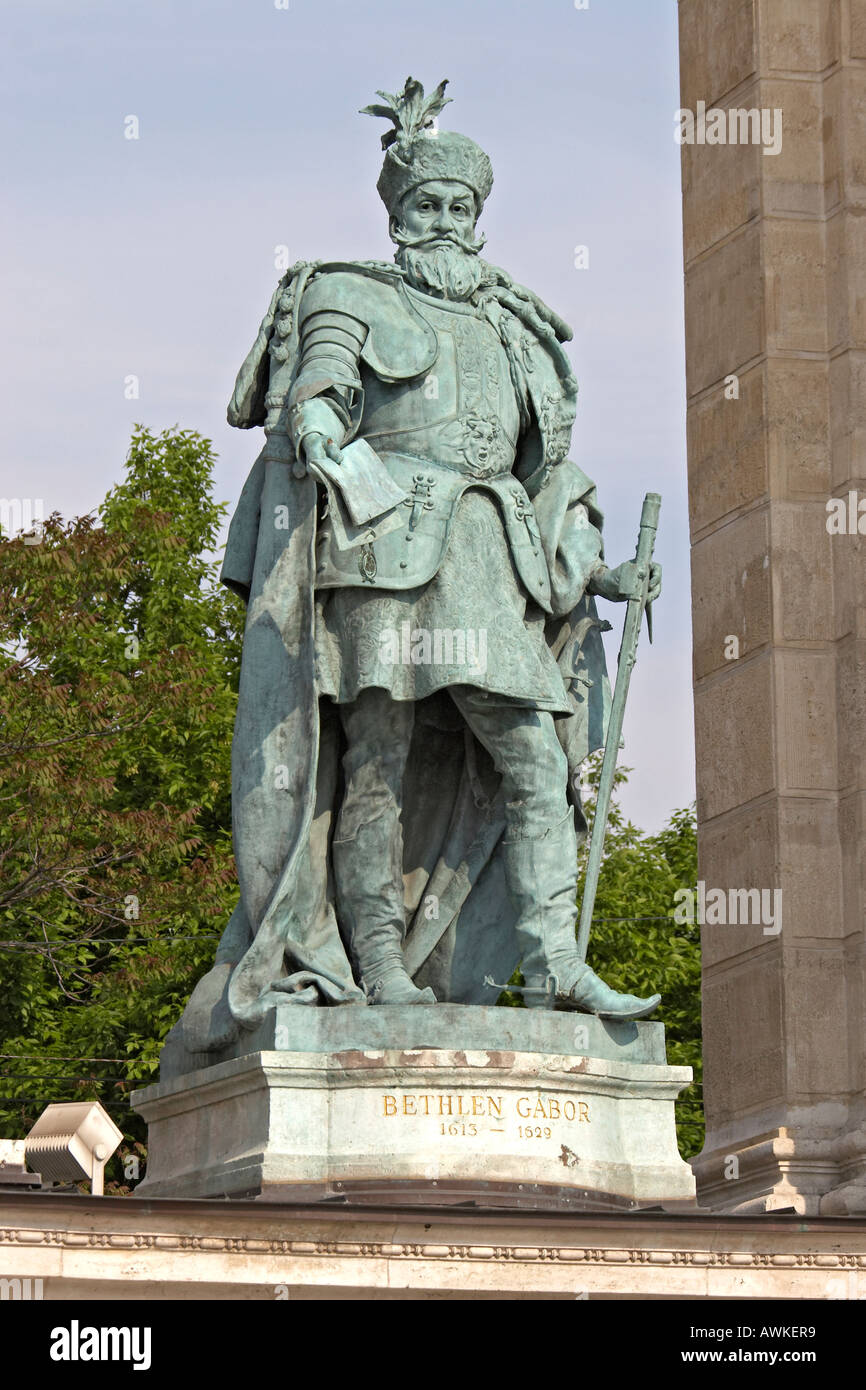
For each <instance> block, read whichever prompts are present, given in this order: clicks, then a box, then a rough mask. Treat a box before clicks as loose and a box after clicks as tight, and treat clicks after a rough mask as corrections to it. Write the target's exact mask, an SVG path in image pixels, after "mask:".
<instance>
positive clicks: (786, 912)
mask: <svg viewBox="0 0 866 1390" xmlns="http://www.w3.org/2000/svg"><path fill="white" fill-rule="evenodd" d="M680 59H681V63H680V67H681V97H680V101H681V106H682V108H683V109H684V110H687V111H690V112H692V113H693V114H696V115H698V114H699V113H700V111H701V108H703V110H704V113H705V117H706V119H705V122H704V123H703V128H702V130H701V131H699V132H698V138H697V139H696V141H695V143H693V144H684V145H683V151H682V168H683V224H684V225H683V232H684V250H685V284H686V373H687V386H688V401H689V405H688V421H689V429H688V433H689V500H690V514H691V535H692V591H693V604H692V607H693V618H694V676H695V736H696V761H697V807H698V839H699V865H700V878H701V879H702V880H703V881H704V883H705V884H706V890H707V893H708V894H709V893H710V891H711V890H714V889H715V890H718V889H721V890H722V891H723V892H724V893H725V895H726V899H727V902H728V904H730V903H731V900H732V899H731V895H732V894H739V895H740V902H741V904H742V901H743V895H744V894H745V893H748V892H749V891H750V890H755V889H757V890H759V892H760V891H766V892H767V893H768V896H770V895H772V894H773V893H775V892H778V893H779V894H780V895H781V896H780V898H779V906H780V908H781V913H780V916H779V917H777V921H776V923H774V927H775V930H771V931H769V932H768V931H766V930H765V929H764V928H765V926H766V925H767V924H766V922H765V921H762V922H757V921H755V918H754V915H753V914H752V913H750V912H747V913H746V914H745V919H744V918H743V917H742V916H741V917H739V920H734V921H733V922H732V920H731V916H730V914H726V918H727V920H725V919H724V918H723V919H722V921H721V923H720V924H719V925H712V924H710V923H708V924H707V925H706V927H705V929H704V932H703V952H704V1025H703V1027H704V1101H705V1108H706V1119H707V1136H706V1146H705V1149H704V1152H703V1153H702V1154H701V1155H700V1156H699V1158H698V1159H697V1160H696V1161H695V1165H694V1166H695V1171H696V1173H697V1175H698V1185H699V1192H700V1194H701V1200H702V1201H706V1202H708V1203H713V1204H715V1205H717V1206H721V1207H725V1208H727V1209H730V1210H739V1211H749V1210H757V1209H761V1208H767V1209H773V1208H784V1207H790V1206H794V1207H795V1208H796V1210H798V1211H800V1212H803V1213H816V1212H818V1211H821V1212H836V1211H841V1210H860V1211H864V1210H866V1182H864V1180H866V1130H864V1097H866V1051H864V1039H863V1021H864V959H866V957H864V941H866V938H864V922H866V914H864V906H866V880H864V873H863V864H864V860H863V845H864V839H866V818H864V812H866V699H864V689H866V624H864V622H863V621H862V619H863V617H864V567H863V561H864V550H863V542H862V539H861V536H860V534H858V522H857V516H856V510H857V501H858V500H859V499H862V498H866V474H864V450H863V444H864V440H866V394H864V383H866V294H864V285H866V175H864V165H863V152H864V149H866V0H842V3H840V0H749V2H748V3H744V0H680ZM749 111H753V112H755V113H758V118H759V119H762V118H761V116H760V114H759V113H766V121H767V129H768V131H772V130H775V131H776V132H777V134H778V133H780V134H781V141H780V145H779V148H777V149H776V151H775V152H773V150H772V149H771V148H769V147H768V148H763V147H762V145H761V143H758V142H756V141H755V140H754V139H753V138H752V139H744V138H743V137H742V134H741V138H740V139H739V140H737V141H735V142H733V143H732V139H731V135H730V132H731V129H732V126H731V113H734V114H736V113H737V112H741V113H742V116H741V117H739V118H737V120H738V127H737V128H738V130H739V131H740V132H743V129H744V124H745V121H744V118H746V117H747V113H748V112H749ZM712 112H722V113H724V117H725V124H726V129H727V132H728V135H727V138H725V139H724V141H723V142H719V140H718V135H717V134H714V133H712V132H713V126H714V125H715V128H716V130H717V129H718V117H716V116H711V113H712ZM750 128H751V130H754V129H755V127H754V123H752V125H751V127H750ZM701 135H703V137H704V138H701ZM852 494H853V495H854V514H855V516H854V525H853V528H852V527H851V525H850V524H846V525H845V526H844V527H843V528H841V529H839V528H837V531H836V533H831V531H830V530H829V528H828V524H827V523H828V501H830V500H831V499H833V498H838V499H844V503H845V512H846V515H848V514H849V513H850V507H849V503H850V499H851V495H852ZM861 522H862V523H863V524H862V526H861V527H860V529H861V530H866V521H864V520H863V518H861ZM779 926H780V927H781V930H778V927H779Z"/></svg>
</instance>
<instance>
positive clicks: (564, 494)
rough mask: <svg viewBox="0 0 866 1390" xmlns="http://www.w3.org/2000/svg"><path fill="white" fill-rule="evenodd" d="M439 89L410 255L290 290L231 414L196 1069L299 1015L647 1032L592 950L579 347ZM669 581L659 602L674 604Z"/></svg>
mask: <svg viewBox="0 0 866 1390" xmlns="http://www.w3.org/2000/svg"><path fill="white" fill-rule="evenodd" d="M445 85H446V84H445V83H444V82H443V83H442V84H441V85H440V86H439V87H438V88H437V89H436V91H435V93H434V94H433V95H432V96H431V97H429V98H427V99H426V100H425V98H424V91H423V88H422V87H421V86H420V84H419V83H417V82H415V81H413V79H411V78H410V79H409V80H408V81H407V83H406V87H405V89H404V91H403V92H402V93H401V94H400V95H399V96H397V97H388V96H387V94H385V93H380V95H381V96H382V97H383V99H384V100H385V101H386V102H387V104H386V105H384V106H373V107H368V108H366V110H367V111H368V112H370V113H371V114H374V115H379V116H386V117H388V118H389V119H390V120H391V122H392V123H393V129H392V130H390V131H389V132H388V134H387V135H385V136H384V137H383V146H384V148H385V149H386V150H387V153H386V156H385V162H384V166H383V169H382V173H381V177H380V179H379V183H378V190H379V193H380V195H381V197H382V199H383V201H384V203H385V206H386V207H387V209H388V213H389V231H390V235H391V238H392V240H393V241H394V242H395V243H396V246H397V252H396V256H395V262H396V263H395V264H391V263H385V262H376V261H363V262H331V263H316V262H314V263H300V264H298V265H296V266H294V267H292V269H291V270H290V271H289V272H288V273H287V274H286V275H285V276H284V277H283V279H282V280H281V282H280V284H279V285H278V287H277V290H276V292H275V294H274V297H273V299H272V302H271V306H270V309H269V311H268V314H267V315H266V317H265V320H264V322H263V324H262V327H261V330H260V332H259V336H258V339H257V342H256V345H255V346H254V348H253V350H252V352H251V353H250V356H249V357H248V358H247V361H246V362H245V364H244V366H243V368H242V370H241V373H240V375H239V377H238V382H237V385H236V388H235V394H234V397H233V400H232V403H231V406H230V408H229V420H230V422H231V423H232V424H234V425H237V426H240V427H242V428H249V427H252V426H255V425H260V424H263V425H264V427H265V432H266V438H267V442H266V445H265V448H264V450H263V452H262V455H261V456H260V458H259V459H258V460H257V463H256V465H255V467H254V469H253V472H252V474H251V475H250V478H249V480H248V482H247V484H246V486H245V488H244V492H243V495H242V497H241V501H240V504H239V506H238V509H237V512H236V513H235V516H234V518H233V521H232V526H231V531H230V534H229V540H228V544H227V548H226V556H225V564H224V569H223V580H224V582H225V583H227V584H229V585H230V586H232V587H233V588H234V589H235V590H236V591H238V592H239V593H241V594H242V595H243V596H244V598H245V599H246V600H247V603H248V619H247V626H246V631H245V638H244V652H243V663H242V673H241V684H240V698H239V708H238V716H237V723H236V728H235V738H234V745H233V807H234V838H235V851H236V859H237V865H238V874H239V879H240V885H241V901H240V903H239V905H238V908H237V910H236V912H235V914H234V916H233V917H232V920H231V922H230V923H229V926H228V928H227V930H226V933H225V935H224V937H223V941H222V943H221V946H220V950H219V952H218V956H217V963H216V965H215V967H214V970H213V971H212V972H211V974H210V975H209V976H208V977H206V979H205V980H204V981H203V982H202V983H201V984H200V985H199V986H198V988H197V990H196V993H195V995H194V996H193V999H192V1000H191V1002H190V1005H189V1006H188V1009H187V1013H186V1015H185V1019H184V1028H185V1039H186V1042H187V1045H188V1046H190V1047H192V1048H193V1049H199V1050H200V1049H202V1048H204V1049H208V1048H214V1047H217V1046H219V1045H220V1044H221V1043H223V1042H225V1041H226V1040H227V1039H228V1038H229V1037H230V1036H231V1035H232V1033H235V1034H236V1033H237V1030H238V1029H241V1028H243V1027H247V1028H251V1027H254V1026H256V1025H257V1024H258V1023H259V1022H260V1021H261V1020H262V1019H263V1018H264V1017H265V1015H266V1014H267V1012H268V1010H270V1009H272V1008H273V1007H274V1006H275V1005H276V1004H284V1003H286V1002H295V1003H298V1004H346V1003H367V1004H371V1005H378V1006H382V1005H392V1004H397V1005H405V1004H422V1005H423V1004H435V1003H436V1002H437V1001H451V1002H460V1003H469V1004H472V1003H492V1002H495V999H496V996H497V985H496V984H494V983H492V981H496V982H499V983H500V984H501V982H502V981H505V980H508V979H509V977H510V975H511V974H512V971H513V970H514V968H515V967H516V966H517V964H518V962H520V963H521V967H522V972H523V975H524V979H525V984H526V987H527V995H526V1002H527V1004H529V1005H530V1006H535V1007H557V1008H572V1009H582V1010H586V1011H588V1012H592V1013H597V1014H599V1015H601V1016H602V1017H609V1018H638V1017H641V1016H643V1015H646V1014H648V1013H650V1012H652V1010H653V1009H654V1008H655V1007H656V1005H657V1004H658V1002H659V996H658V995H654V996H653V997H652V998H649V999H638V998H635V997H634V996H631V995H624V994H618V993H617V992H615V991H614V990H612V989H610V988H609V987H608V986H607V985H605V984H604V983H603V982H602V981H601V980H600V979H599V978H598V977H597V976H596V975H595V974H594V972H593V971H592V970H591V969H590V968H589V966H588V965H586V964H585V962H584V961H583V960H582V958H581V957H580V955H579V954H578V950H577V946H576V942H575V931H574V925H575V915H576V902H575V898H576V872H577V844H578V835H582V834H584V833H585V829H586V824H585V821H584V818H583V814H582V811H581V807H580V796H579V778H578V769H579V767H580V764H581V762H582V761H583V759H584V758H585V757H586V756H587V754H588V753H589V752H591V751H593V750H594V749H596V748H598V747H601V746H602V745H603V738H604V722H605V714H606V709H607V707H608V705H609V686H608V683H607V678H606V674H605V670H604V657H603V650H602V645H601V638H600V630H601V629H602V627H603V626H606V625H605V624H602V623H601V622H600V621H599V619H598V616H597V613H596V609H595V602H594V596H596V595H601V596H603V597H604V598H606V599H609V600H613V601H614V602H617V601H622V600H625V599H627V598H628V597H629V596H630V595H631V594H632V593H637V592H638V584H637V579H636V574H635V566H634V565H633V564H631V563H628V562H627V563H625V564H622V565H620V566H618V567H617V568H615V569H610V568H608V567H607V566H606V565H605V563H604V560H603V558H602V543H601V522H602V518H601V513H600V511H599V509H598V505H597V501H596V495H595V489H594V487H593V484H592V483H591V481H590V479H589V478H588V477H587V476H586V475H585V474H584V473H583V472H582V471H581V470H580V469H579V468H578V467H577V466H576V465H575V464H574V463H572V462H571V461H569V460H568V459H567V458H566V454H567V451H568V447H569V442H570V436H571V427H572V422H573V419H574V409H575V402H576V394H577V385H576V382H575V380H574V377H573V375H572V372H571V368H570V365H569V363H568V359H567V357H566V356H565V353H564V351H563V349H562V347H561V342H562V341H564V340H566V339H568V338H570V337H571V333H570V330H569V329H568V327H567V325H565V324H564V323H563V322H562V321H561V320H560V319H559V318H558V317H557V316H556V314H554V313H553V312H552V311H551V310H550V309H549V308H548V307H547V306H546V305H545V304H543V303H542V301H541V300H540V299H538V298H537V296H536V295H534V294H532V293H531V292H530V291H528V290H527V289H525V288H523V287H522V286H520V285H517V284H516V283H514V282H513V281H512V280H511V278H510V277H509V276H508V275H507V274H506V273H505V272H504V271H502V270H500V269H498V268H497V267H495V266H493V265H490V264H489V263H488V262H486V261H484V260H482V259H481V257H480V256H479V252H480V250H481V247H482V245H483V240H480V239H478V237H477V236H476V224H477V222H478V218H479V216H480V214H481V211H482V208H483V206H484V203H485V200H486V199H487V196H488V194H489V193H490V189H491V186H492V182H493V175H492V170H491V166H490V161H489V159H488V157H487V155H486V154H485V153H484V152H483V151H482V150H481V149H480V148H479V147H478V146H477V145H476V144H474V142H473V141H471V140H469V139H467V138H466V137H465V136H463V135H459V134H455V133H450V132H448V133H446V132H442V131H438V130H437V129H436V128H435V125H434V118H435V117H436V116H437V114H438V112H439V111H440V110H441V108H442V106H443V105H444V104H445V98H444V89H445ZM659 589H660V571H659V569H658V566H654V567H653V570H652V573H651V577H650V588H649V599H650V600H652V599H654V598H655V597H657V595H658V593H659Z"/></svg>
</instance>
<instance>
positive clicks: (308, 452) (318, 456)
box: [302, 433, 343, 466]
mask: <svg viewBox="0 0 866 1390" xmlns="http://www.w3.org/2000/svg"><path fill="white" fill-rule="evenodd" d="M302 448H303V453H304V459H305V461H306V463H307V465H308V466H309V465H310V464H311V463H322V462H324V460H325V459H330V460H331V461H332V463H342V462H343V455H342V453H341V452H340V450H339V448H338V447H337V445H336V444H335V443H334V441H333V439H328V438H327V436H326V435H324V434H315V433H314V434H308V435H306V436H305V437H304V441H303V444H302Z"/></svg>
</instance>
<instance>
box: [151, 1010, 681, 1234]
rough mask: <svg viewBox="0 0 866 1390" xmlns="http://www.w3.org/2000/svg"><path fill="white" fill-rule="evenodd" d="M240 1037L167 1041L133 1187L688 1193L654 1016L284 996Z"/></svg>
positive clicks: (665, 1198)
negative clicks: (609, 1019)
mask: <svg viewBox="0 0 866 1390" xmlns="http://www.w3.org/2000/svg"><path fill="white" fill-rule="evenodd" d="M235 1051H236V1053H237V1055H235V1056H233V1057H224V1058H223V1059H222V1060H220V1061H218V1062H216V1063H215V1064H212V1065H210V1066H205V1067H202V1066H197V1067H196V1068H195V1069H194V1070H192V1071H187V1070H184V1064H185V1063H186V1064H188V1063H189V1062H190V1061H192V1062H196V1061H199V1060H200V1059H198V1058H189V1057H188V1056H186V1057H185V1056H184V1054H183V1053H182V1051H181V1050H180V1048H179V1047H178V1044H177V1041H176V1040H174V1039H173V1040H171V1042H170V1043H169V1044H168V1045H167V1048H166V1053H165V1062H164V1067H163V1079H162V1080H160V1082H158V1083H157V1084H156V1085H154V1086H149V1087H147V1088H146V1089H145V1090H142V1091H137V1092H136V1093H135V1095H134V1097H133V1100H134V1104H135V1106H136V1109H137V1110H138V1111H139V1113H140V1114H142V1115H143V1116H144V1118H145V1119H146V1120H147V1122H148V1131H149V1133H148V1167H147V1176H146V1178H145V1180H144V1181H143V1182H142V1183H141V1185H140V1186H139V1188H138V1189H137V1192H138V1195H141V1196H147V1195H150V1196H157V1197H264V1198H269V1199H271V1200H279V1201H287V1200H324V1199H327V1198H332V1199H333V1198H339V1197H348V1196H352V1197H353V1199H354V1200H359V1199H361V1200H369V1201H381V1200H382V1199H383V1198H386V1197H387V1198H393V1197H394V1196H395V1195H399V1196H400V1197H401V1199H402V1200H404V1201H406V1200H408V1201H417V1202H419V1203H422V1204H426V1205H429V1204H430V1203H431V1202H435V1203H439V1202H442V1203H447V1202H466V1201H472V1202H476V1203H478V1204H479V1205H485V1206H489V1205H492V1206H495V1205H507V1206H510V1207H520V1206H523V1205H527V1206H532V1207H536V1208H544V1207H546V1206H547V1207H552V1208H557V1207H562V1206H574V1207H579V1208H581V1209H584V1210H633V1209H636V1208H638V1207H645V1206H657V1205H659V1204H662V1205H668V1206H676V1205H677V1204H683V1203H685V1204H688V1205H693V1204H694V1180H693V1178H692V1175H691V1171H690V1169H689V1167H688V1165H687V1164H686V1163H685V1162H684V1161H683V1160H682V1159H681V1158H680V1155H679V1152H678V1149H677V1143H676V1133H675V1127H674V1101H675V1099H676V1097H677V1095H678V1094H679V1092H680V1091H681V1090H682V1089H683V1088H684V1087H685V1086H687V1085H688V1083H689V1081H690V1080H691V1069H690V1068H688V1067H669V1066H667V1064H666V1062H665V1056H664V1029H663V1026H662V1025H661V1024H659V1023H637V1024H635V1023H629V1024H609V1023H604V1022H602V1021H601V1020H599V1019H596V1018H590V1017H588V1016H584V1015H575V1014H557V1013H547V1012H545V1011H541V1010H517V1009H504V1008H469V1007H461V1006H458V1005H436V1006H431V1007H425V1006H415V1007H411V1008H388V1007H383V1008H363V1007H357V1006H356V1007H345V1008H333V1009H309V1008H304V1007H298V1006H294V1007H293V1006H290V1005H289V1006H286V1007H285V1008H283V1009H279V1010H277V1011H276V1013H275V1014H274V1015H273V1016H272V1018H271V1019H269V1021H268V1023H267V1025H263V1027H262V1028H261V1029H260V1030H258V1033H257V1034H249V1035H247V1037H246V1040H245V1043H244V1044H243V1045H236V1048H235Z"/></svg>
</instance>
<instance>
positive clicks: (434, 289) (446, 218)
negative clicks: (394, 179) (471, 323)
mask: <svg viewBox="0 0 866 1390" xmlns="http://www.w3.org/2000/svg"><path fill="white" fill-rule="evenodd" d="M475 216H476V212H475V199H474V196H473V194H472V192H471V191H470V190H469V189H468V188H467V187H466V185H465V184H461V183H458V182H457V181H456V180H450V179H449V180H442V181H439V182H436V183H426V184H421V185H420V187H418V188H415V189H413V190H412V191H411V192H410V193H408V194H407V195H406V197H405V198H404V199H403V203H402V205H401V209H400V215H399V217H398V216H393V217H392V218H391V238H392V240H393V241H395V242H396V243H397V254H396V256H395V260H396V261H397V264H398V265H399V266H400V267H401V268H402V269H403V270H405V272H406V278H407V280H408V281H409V284H410V285H412V286H413V287H414V288H415V289H418V290H421V291H422V292H423V293H424V294H432V295H436V296H437V297H439V298H443V299H456V300H461V299H469V297H470V296H471V295H472V294H474V292H475V290H477V289H478V286H479V285H480V283H481V278H482V272H483V267H482V265H481V263H480V262H479V259H478V253H479V251H480V250H481V247H482V246H483V245H484V238H483V237H482V239H481V240H480V241H476V239H475Z"/></svg>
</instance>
